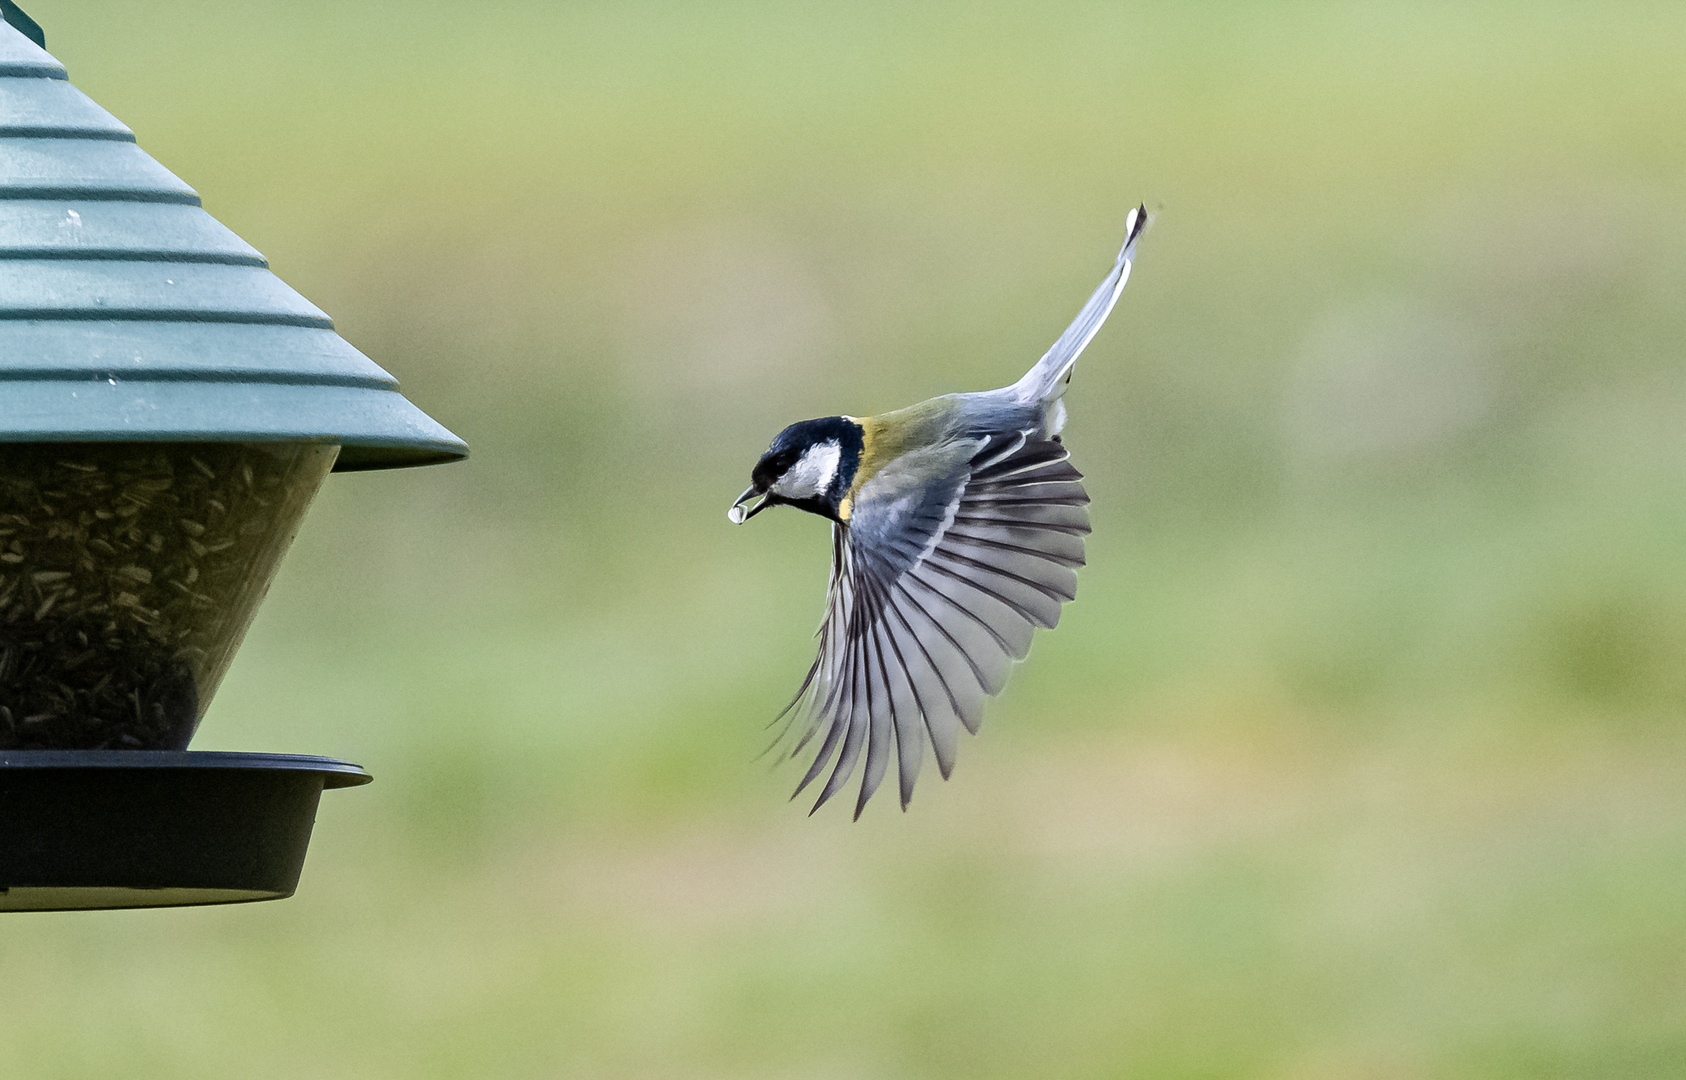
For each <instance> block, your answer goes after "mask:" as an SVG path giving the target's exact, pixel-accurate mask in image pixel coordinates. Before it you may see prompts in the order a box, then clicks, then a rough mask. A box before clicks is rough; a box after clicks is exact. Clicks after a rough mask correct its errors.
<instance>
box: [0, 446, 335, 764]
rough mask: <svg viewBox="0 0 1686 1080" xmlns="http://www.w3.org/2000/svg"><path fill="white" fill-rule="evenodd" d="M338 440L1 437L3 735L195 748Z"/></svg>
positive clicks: (84, 744)
mask: <svg viewBox="0 0 1686 1080" xmlns="http://www.w3.org/2000/svg"><path fill="white" fill-rule="evenodd" d="M338 452H339V448H338V447H337V446H334V445H331V444H322V443H297V442H290V443H11V444H0V749H14V750H16V749H101V748H104V749H137V750H140V749H146V750H179V749H183V748H185V747H186V746H187V744H188V741H189V740H190V739H192V737H193V733H194V731H195V730H196V729H197V728H198V726H199V720H200V718H201V717H202V716H203V715H204V712H205V708H206V706H207V705H208V704H209V703H210V700H211V696H212V695H213V694H214V693H215V692H216V689H217V685H218V684H219V683H220V682H221V681H222V677H223V674H224V673H225V672H226V671H227V670H228V665H229V662H230V661H231V660H232V659H233V657H234V652H235V650H236V649H237V648H239V646H240V640H241V638H242V637H243V636H244V635H245V633H246V628H247V626H248V625H250V623H251V621H252V616H253V615H254V614H255V613H256V611H257V607H258V604H259V602H260V601H262V599H263V596H264V593H265V592H266V591H267V590H268V588H269V583H270V580H271V579H272V578H273V577H274V575H275V570H276V567H277V566H278V565H279V564H280V562H281V557H282V556H283V555H284V554H286V551H287V547H288V545H289V544H290V543H291V542H292V539H293V535H294V533H296V532H297V530H298V526H299V523H300V521H301V520H302V519H303V517H304V512H305V509H306V508H307V507H308V506H309V505H310V500H311V499H312V498H313V497H314V496H315V494H316V490H317V488H318V487H319V486H320V485H321V483H322V478H323V477H324V476H326V475H327V473H328V470H329V469H331V468H332V467H333V464H334V459H335V457H336V455H337V454H338Z"/></svg>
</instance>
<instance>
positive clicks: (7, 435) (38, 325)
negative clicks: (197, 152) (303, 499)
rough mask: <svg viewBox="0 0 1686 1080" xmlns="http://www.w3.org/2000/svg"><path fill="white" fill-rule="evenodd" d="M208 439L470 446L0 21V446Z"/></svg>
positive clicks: (355, 461) (385, 460)
mask: <svg viewBox="0 0 1686 1080" xmlns="http://www.w3.org/2000/svg"><path fill="white" fill-rule="evenodd" d="M206 440H212V441H219V442H220V441H240V442H249V441H265V440H308V441H312V442H334V443H339V444H340V446H341V450H340V456H339V463H338V464H337V465H336V466H335V468H337V469H339V470H342V471H343V470H349V469H381V468H391V467H394V466H400V465H428V464H433V463H435V462H441V461H455V460H457V459H459V458H462V457H465V456H467V454H468V447H467V446H466V445H464V443H463V441H462V440H461V439H459V438H457V437H456V436H455V435H453V434H451V433H450V432H449V431H447V430H445V429H444V428H443V427H441V426H440V425H439V424H438V423H436V422H435V421H434V420H433V419H432V418H431V417H429V416H428V415H427V414H426V413H424V412H422V411H421V410H420V409H418V408H416V407H415V406H414V405H412V404H410V402H409V401H407V400H405V398H404V396H403V395H402V394H400V393H399V392H398V382H397V380H396V379H394V378H393V377H392V376H391V375H389V374H387V373H386V372H385V371H384V370H382V369H381V368H380V367H379V365H377V364H375V363H374V362H373V361H371V360H370V359H369V358H368V357H366V356H364V355H363V354H362V353H360V352H358V351H357V350H356V349H354V348H352V347H351V345H350V344H349V343H348V342H346V340H345V339H344V338H342V337H340V336H339V335H338V334H336V333H334V323H333V320H331V319H329V318H328V316H327V315H326V314H325V313H324V312H323V311H322V310H321V309H320V308H318V307H316V305H314V304H312V303H311V302H310V301H308V300H306V299H305V298H304V297H302V296H300V295H299V294H298V293H296V292H294V291H293V290H292V289H290V288H288V287H287V285H286V283H284V282H283V281H282V280H281V279H280V278H278V277H276V276H275V275H274V274H272V273H270V272H269V264H268V263H267V262H265V261H264V257H263V256H262V255H261V254H259V253H258V252H257V251H256V250H255V249H254V248H253V247H252V246H251V245H250V244H247V243H246V242H245V241H244V240H241V239H240V238H239V237H238V236H235V235H234V233H232V232H230V231H229V230H228V229H227V228H226V227H225V226H224V225H222V224H221V223H220V222H218V221H217V220H216V219H215V218H213V217H212V216H211V215H210V214H207V213H206V212H205V211H204V210H202V209H200V205H199V196H198V194H197V193H196V192H195V191H194V190H193V189H192V188H190V187H188V186H187V185H186V184H184V183H182V182H181V181H180V180H179V179H177V178H176V177H175V176H174V175H173V174H172V173H171V172H170V171H169V170H167V169H165V168H164V167H163V166H162V165H160V164H158V163H157V162H156V161H154V160H152V158H151V157H149V156H148V155H147V154H146V152H145V151H143V150H142V149H141V148H140V147H139V146H136V145H135V136H134V133H133V132H132V131H130V130H129V129H128V128H127V127H125V126H124V125H123V124H122V123H121V122H119V121H118V120H117V118H116V117H114V116H112V115H111V114H110V113H108V112H106V111H105V110H104V109H102V108H100V107H99V106H98V105H96V104H94V102H93V101H92V99H90V98H89V97H88V96H87V95H86V94H84V93H82V92H81V91H80V90H78V89H76V87H74V86H72V85H71V84H70V83H69V82H68V81H67V80H66V76H65V71H64V65H62V64H60V63H59V62H58V61H57V60H55V59H53V57H52V56H50V55H49V54H48V53H47V52H46V51H45V50H44V49H42V48H41V47H40V46H39V45H37V44H36V43H35V42H34V41H31V40H30V39H29V38H28V37H26V36H25V35H24V34H23V33H21V32H19V31H18V30H17V29H16V28H15V27H13V26H11V25H9V24H7V23H3V22H0V442H132V441H158V442H166V441H168V442H181V441H206Z"/></svg>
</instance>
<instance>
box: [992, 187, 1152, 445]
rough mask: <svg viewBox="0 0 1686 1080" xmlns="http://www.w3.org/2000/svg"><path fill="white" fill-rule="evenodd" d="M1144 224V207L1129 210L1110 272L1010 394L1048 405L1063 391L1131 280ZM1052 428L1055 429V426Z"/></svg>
mask: <svg viewBox="0 0 1686 1080" xmlns="http://www.w3.org/2000/svg"><path fill="white" fill-rule="evenodd" d="M1146 227H1147V207H1146V206H1138V207H1136V208H1135V209H1134V210H1131V211H1130V216H1129V218H1127V219H1126V220H1125V222H1124V246H1123V247H1122V248H1121V249H1119V252H1118V261H1117V263H1115V264H1114V265H1113V267H1112V272H1111V273H1109V274H1108V275H1107V276H1106V280H1105V281H1102V282H1101V284H1100V287H1099V288H1097V289H1096V290H1095V292H1094V295H1093V296H1091V297H1089V302H1088V303H1087V304H1084V305H1083V310H1082V311H1079V312H1078V313H1077V318H1075V319H1073V320H1072V322H1071V325H1070V326H1068V327H1066V330H1065V333H1063V334H1061V335H1060V339H1059V340H1058V341H1056V342H1054V344H1053V346H1052V347H1051V348H1049V350H1048V351H1047V352H1045V353H1043V354H1042V359H1040V360H1038V361H1037V362H1036V364H1035V366H1034V367H1032V368H1031V369H1030V370H1029V371H1027V372H1025V374H1024V378H1022V379H1020V380H1019V381H1018V382H1016V383H1014V384H1013V386H1012V390H1013V393H1014V394H1015V396H1017V397H1018V399H1019V400H1020V401H1024V402H1041V403H1042V404H1044V405H1050V404H1053V403H1055V402H1057V401H1058V400H1059V398H1060V395H1062V394H1064V393H1065V388H1066V382H1067V380H1068V378H1069V377H1070V375H1071V367H1072V365H1073V364H1075V363H1077V358H1078V357H1079V356H1081V355H1082V354H1083V350H1084V348H1085V347H1087V346H1088V344H1089V342H1090V340H1092V339H1093V338H1094V336H1095V334H1096V333H1098V332H1099V331H1100V328H1101V325H1102V324H1103V323H1105V322H1106V317H1107V316H1108V315H1110V314H1112V307H1113V305H1114V304H1116V303H1118V297H1119V295H1120V294H1122V293H1123V292H1124V283H1125V282H1127V281H1129V280H1130V264H1131V263H1132V262H1133V261H1134V260H1135V256H1136V241H1137V240H1138V239H1140V238H1141V235H1142V230H1143V229H1145V228H1146ZM1062 412H1063V410H1062ZM1062 419H1063V417H1062ZM1054 430H1055V431H1058V427H1057V426H1056V427H1055V428H1054Z"/></svg>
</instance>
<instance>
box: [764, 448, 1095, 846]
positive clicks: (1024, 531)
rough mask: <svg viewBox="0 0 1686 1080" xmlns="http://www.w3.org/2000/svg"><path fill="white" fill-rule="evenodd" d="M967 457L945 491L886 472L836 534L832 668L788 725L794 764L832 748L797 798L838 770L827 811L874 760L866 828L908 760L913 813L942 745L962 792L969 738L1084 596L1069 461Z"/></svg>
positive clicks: (1061, 456)
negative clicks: (1015, 672)
mask: <svg viewBox="0 0 1686 1080" xmlns="http://www.w3.org/2000/svg"><path fill="white" fill-rule="evenodd" d="M963 449H964V452H963V454H962V455H961V456H960V457H958V459H957V460H956V461H954V462H953V466H954V467H953V468H951V469H950V470H949V471H948V472H947V473H946V474H945V473H944V472H943V471H942V470H940V469H938V470H936V475H938V476H939V477H940V479H939V480H938V482H937V483H934V484H933V483H930V477H931V475H933V469H932V468H931V465H932V463H931V462H928V461H927V462H923V463H921V464H922V465H923V466H924V467H922V468H918V469H915V470H912V471H914V472H917V473H918V474H920V475H921V476H922V477H923V478H924V479H923V480H922V481H921V483H920V484H919V485H918V486H917V488H913V487H912V485H907V487H908V490H899V487H898V486H899V484H900V478H899V476H898V471H897V470H896V469H895V468H894V466H893V465H892V467H889V468H886V469H885V470H884V473H882V474H880V476H878V477H874V478H873V480H871V481H869V482H868V483H867V484H866V485H865V486H864V487H863V489H862V491H861V493H860V498H859V499H858V500H857V504H856V507H855V511H854V515H853V516H852V518H851V519H850V522H849V524H848V525H847V526H842V525H839V526H835V527H834V529H833V543H832V573H831V586H830V589H829V591H828V596H827V605H826V618H825V621H824V623H823V624H822V625H821V627H820V632H819V637H820V649H819V655H818V656H817V657H816V658H815V660H814V664H813V666H812V667H811V668H810V669H809V671H808V677H807V678H806V679H805V680H804V682H803V684H802V689H801V690H800V691H798V693H797V696H796V698H795V700H793V701H792V702H791V708H790V709H788V710H787V712H788V713H789V714H790V715H791V716H792V718H793V719H795V718H798V717H799V718H800V721H799V722H797V723H793V724H792V725H791V726H790V727H789V728H787V732H788V733H789V734H790V736H791V749H790V751H789V754H790V756H792V757H794V756H796V755H798V754H801V753H802V752H803V751H804V750H806V749H807V748H808V747H810V746H812V745H813V743H814V740H816V739H818V740H819V745H818V747H817V749H815V750H814V759H813V762H812V763H811V764H810V766H809V768H808V770H807V772H806V773H805V774H804V776H803V778H802V782H801V783H800V784H799V785H798V786H797V789H796V791H797V793H798V794H800V793H801V792H802V791H803V790H804V789H805V788H806V787H807V786H808V785H809V784H811V783H812V782H813V781H814V780H815V779H817V778H818V777H819V775H820V774H821V773H822V772H824V771H825V770H826V768H827V766H828V765H830V766H831V775H830V777H829V778H828V779H827V781H826V783H825V786H824V788H823V789H822V790H821V792H820V795H819V798H818V800H817V801H816V802H815V803H814V809H816V810H817V809H819V807H820V806H822V805H824V803H825V802H826V801H827V800H828V799H830V798H831V797H832V796H833V795H834V794H836V793H837V791H838V790H839V789H841V788H842V786H843V785H844V784H845V783H847V782H848V780H849V777H850V776H851V775H852V774H853V772H854V770H855V767H856V766H857V765H858V764H860V762H861V758H862V755H863V754H864V756H865V768H864V771H863V775H862V778H861V786H860V794H859V797H858V798H857V800H856V803H855V816H856V817H859V816H860V813H861V810H862V809H863V808H864V807H865V806H866V802H867V800H868V799H870V798H871V797H872V795H873V793H874V792H875V791H877V790H878V787H879V784H880V783H881V782H882V781H883V778H884V774H885V772H886V771H888V766H889V762H890V759H891V756H892V754H893V755H894V757H895V759H896V761H897V771H898V775H899V779H900V788H901V802H902V807H903V808H904V809H905V808H906V807H907V804H908V802H909V800H910V799H912V797H913V786H914V781H915V780H916V779H917V778H918V775H919V770H920V765H921V763H922V762H923V760H924V749H925V744H926V743H927V742H929V743H930V745H931V747H932V750H933V751H934V753H935V756H936V759H937V766H938V768H939V769H940V770H941V772H942V775H943V778H944V779H947V778H948V776H949V774H950V772H951V771H952V769H953V768H954V759H955V753H956V749H957V743H958V741H959V735H960V732H961V730H962V729H964V730H966V731H968V732H972V733H974V734H975V733H976V732H977V730H978V726H979V724H980V723H981V721H982V719H983V703H984V699H985V697H987V696H990V695H993V694H997V693H1000V691H1001V689H1002V688H1003V687H1004V686H1005V685H1006V681H1007V675H1008V673H1009V672H1010V671H1011V669H1012V666H1013V663H1014V661H1017V660H1022V659H1024V657H1025V655H1026V654H1027V653H1028V652H1029V650H1030V638H1031V632H1032V631H1033V630H1034V629H1035V628H1036V627H1039V626H1041V627H1052V626H1054V625H1055V624H1056V623H1058V622H1059V618H1060V605H1061V604H1062V603H1064V602H1065V601H1068V600H1071V599H1073V598H1074V597H1075V596H1076V590H1077V573H1076V568H1077V567H1079V566H1081V565H1083V537H1084V536H1085V535H1086V534H1087V533H1088V532H1089V512H1088V509H1087V504H1088V502H1089V497H1088V495H1087V494H1085V493H1084V491H1083V485H1082V484H1081V482H1080V481H1081V480H1082V474H1081V473H1079V472H1078V471H1077V470H1076V469H1075V468H1073V467H1072V465H1071V463H1070V462H1069V461H1068V460H1067V457H1068V454H1067V451H1066V449H1065V447H1064V446H1063V445H1062V444H1060V443H1059V442H1058V441H1055V440H1042V439H1035V438H1031V437H1029V436H1028V435H1027V434H1026V433H1023V432H1018V433H1014V434H1012V435H1001V436H994V437H991V438H989V439H985V440H981V442H973V443H968V444H966V446H965V447H964V448H963ZM874 485H880V486H879V488H878V490H874ZM834 759H835V764H833V760H834Z"/></svg>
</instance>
